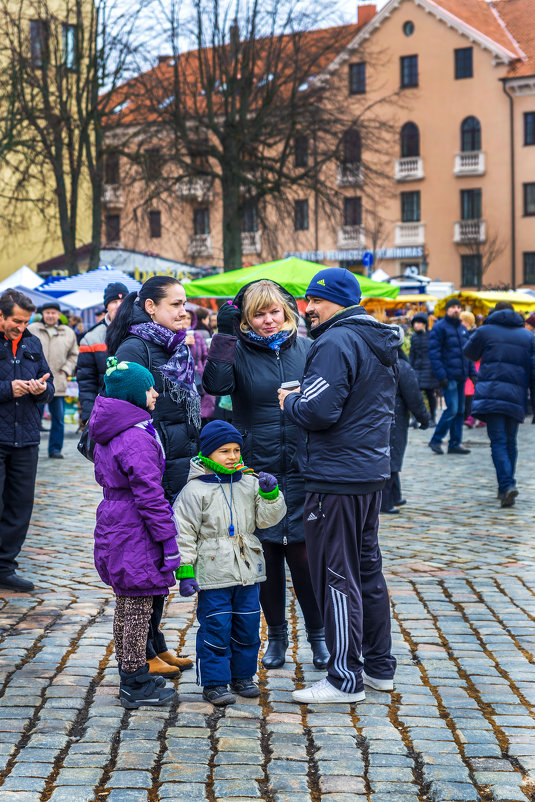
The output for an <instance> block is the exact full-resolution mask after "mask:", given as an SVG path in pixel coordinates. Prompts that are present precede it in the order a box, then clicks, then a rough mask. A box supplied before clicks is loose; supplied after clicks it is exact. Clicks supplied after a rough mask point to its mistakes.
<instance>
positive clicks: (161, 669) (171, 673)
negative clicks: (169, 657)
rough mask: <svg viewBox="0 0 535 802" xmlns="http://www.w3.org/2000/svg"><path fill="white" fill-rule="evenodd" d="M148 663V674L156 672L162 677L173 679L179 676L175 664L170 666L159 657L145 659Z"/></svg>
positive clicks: (178, 670)
mask: <svg viewBox="0 0 535 802" xmlns="http://www.w3.org/2000/svg"><path fill="white" fill-rule="evenodd" d="M147 663H148V664H149V674H158V675H159V676H160V677H163V678H164V679H175V678H177V677H179V676H180V669H178V668H176V666H170V665H169V663H166V662H165V661H164V660H160V658H159V657H153V658H152V660H147Z"/></svg>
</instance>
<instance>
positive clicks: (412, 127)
mask: <svg viewBox="0 0 535 802" xmlns="http://www.w3.org/2000/svg"><path fill="white" fill-rule="evenodd" d="M400 140H401V141H400V144H401V158H402V159H406V158H407V157H410V156H419V155H420V131H419V129H418V126H417V125H416V124H415V123H405V125H404V126H403V128H402V129H401V135H400Z"/></svg>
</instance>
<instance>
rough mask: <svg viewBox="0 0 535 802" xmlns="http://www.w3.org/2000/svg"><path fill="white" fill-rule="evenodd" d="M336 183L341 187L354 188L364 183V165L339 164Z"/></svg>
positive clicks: (358, 163) (357, 163)
mask: <svg viewBox="0 0 535 802" xmlns="http://www.w3.org/2000/svg"><path fill="white" fill-rule="evenodd" d="M336 183H337V184H338V186H339V187H354V186H360V185H361V184H363V183H364V177H363V172H362V164H361V163H360V162H355V164H339V165H338V172H337V176H336Z"/></svg>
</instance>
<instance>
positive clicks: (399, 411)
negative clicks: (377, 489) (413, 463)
mask: <svg viewBox="0 0 535 802" xmlns="http://www.w3.org/2000/svg"><path fill="white" fill-rule="evenodd" d="M392 328H394V329H399V330H400V331H399V337H400V348H399V351H398V354H399V375H398V386H397V391H396V404H395V411H394V422H393V424H392V428H391V429H390V471H391V473H390V479H387V481H386V484H385V486H384V489H383V497H382V500H381V512H383V513H388V514H390V515H392V514H397V513H399V509H398V507H401V506H402V505H403V504H405V499H403V498H402V497H401V482H400V479H399V474H400V473H401V469H402V467H403V457H404V454H405V449H406V448H407V440H408V431H409V419H410V414H411V412H412V414H413V415H414V417H415V418H416V420H417V421H418V423H419V424H420V429H427V428H429V414H428V412H427V409H426V406H425V403H424V400H423V398H422V394H421V393H420V388H419V382H418V378H417V376H416V373H415V371H414V370H413V369H412V367H411V365H410V364H409V360H408V359H407V356H406V354H405V353H404V352H403V349H402V348H401V345H402V344H403V330H402V329H401V327H400V326H392Z"/></svg>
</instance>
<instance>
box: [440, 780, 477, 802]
mask: <svg viewBox="0 0 535 802" xmlns="http://www.w3.org/2000/svg"><path fill="white" fill-rule="evenodd" d="M431 795H432V798H433V799H435V800H437V802H450V800H451V802H478V800H479V794H478V793H477V791H476V789H475V788H474V786H473V785H469V784H468V783H445V782H433V783H432V784H431Z"/></svg>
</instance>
